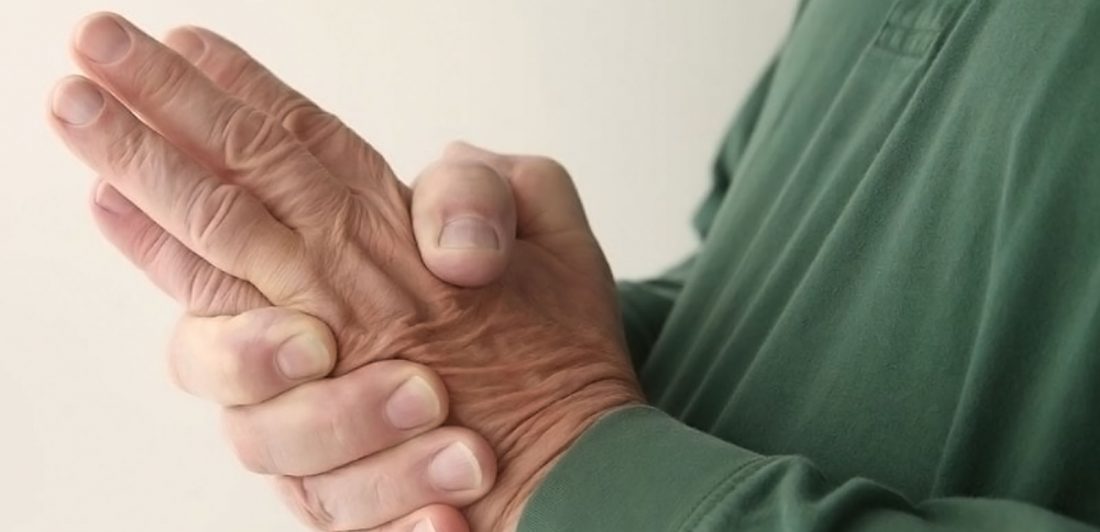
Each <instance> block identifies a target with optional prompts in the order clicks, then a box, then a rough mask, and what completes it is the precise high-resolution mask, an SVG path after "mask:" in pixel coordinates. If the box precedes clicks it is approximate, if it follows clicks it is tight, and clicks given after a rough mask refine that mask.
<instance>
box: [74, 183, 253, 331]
mask: <svg viewBox="0 0 1100 532" xmlns="http://www.w3.org/2000/svg"><path fill="white" fill-rule="evenodd" d="M91 203H92V215H93V216H94V217H95V220H96V223H97V224H98V225H99V229H100V231H101V232H102V233H103V235H104V236H106V237H107V240H110V241H111V243H112V244H114V245H115V247H116V248H118V249H119V251H121V252H122V254H123V255H126V258H128V259H130V261H131V262H133V263H134V264H135V265H136V266H137V267H138V268H141V270H142V271H144V272H145V274H146V275H148V276H149V278H150V279H151V280H152V281H153V284H155V285H157V286H158V287H159V288H160V289H161V290H163V291H164V292H166V293H167V294H168V295H169V296H172V297H173V298H175V299H176V300H177V301H179V302H180V303H182V304H183V305H184V306H186V307H187V309H188V311H189V312H190V313H192V314H196V315H200V316H215V315H223V314H237V313H240V312H243V311H245V310H248V309H252V308H256V307H262V306H268V305H270V303H268V301H267V298H265V297H264V296H263V294H261V293H260V292H259V290H256V288H255V287H254V286H252V285H251V284H250V283H248V282H245V281H243V280H241V279H238V278H236V277H233V276H232V275H229V274H228V273H225V272H223V271H222V270H219V269H217V268H215V267H214V266H213V265H211V264H210V263H209V262H207V261H206V260H204V259H203V258H202V257H199V256H198V255H196V254H195V253H194V252H192V251H191V250H190V249H188V248H187V247H186V246H184V245H183V244H182V243H181V242H180V241H178V240H176V239H175V237H173V236H172V235H170V234H168V232H166V231H165V230H164V229H163V228H161V227H160V226H159V225H157V224H156V222H154V221H153V220H152V219H151V218H149V217H148V216H147V215H146V214H145V213H144V212H142V211H141V209H139V208H138V207H137V206H136V205H134V204H133V203H131V202H130V200H128V199H126V197H124V196H123V195H122V194H120V193H119V192H118V191H117V190H115V189H114V187H112V186H111V185H109V184H107V182H106V181H103V180H102V179H99V180H97V181H96V184H95V186H94V187H93V194H92V202H91Z"/></svg>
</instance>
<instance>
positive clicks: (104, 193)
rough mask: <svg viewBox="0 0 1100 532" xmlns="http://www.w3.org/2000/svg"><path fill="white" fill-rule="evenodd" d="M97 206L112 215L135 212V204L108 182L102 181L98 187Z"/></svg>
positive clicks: (96, 190) (96, 191)
mask: <svg viewBox="0 0 1100 532" xmlns="http://www.w3.org/2000/svg"><path fill="white" fill-rule="evenodd" d="M95 204H96V205H99V206H100V207H101V208H103V210H105V211H107V212H109V213H111V214H128V213H130V212H132V211H133V210H134V204H133V203H130V200H128V199H126V198H125V197H124V196H123V195H122V194H119V192H118V190H116V189H115V187H112V186H111V185H108V184H107V182H106V181H100V182H99V185H98V186H96V189H95Z"/></svg>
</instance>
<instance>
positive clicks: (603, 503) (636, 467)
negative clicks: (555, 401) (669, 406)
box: [519, 406, 764, 532]
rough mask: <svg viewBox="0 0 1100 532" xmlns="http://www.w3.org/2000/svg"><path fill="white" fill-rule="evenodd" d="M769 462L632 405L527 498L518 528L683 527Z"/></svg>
mask: <svg viewBox="0 0 1100 532" xmlns="http://www.w3.org/2000/svg"><path fill="white" fill-rule="evenodd" d="M763 461H764V460H763V458H762V457H761V456H760V455H757V454H755V453H753V452H751V451H748V450H745V449H742V448H740V447H737V446H735V445H732V444H730V443H728V442H725V441H722V440H720V439H718V438H715V437H714V436H711V435H709V434H706V433H703V432H700V431H698V430H695V429H693V428H691V427H688V426H687V425H684V424H683V423H681V422H679V421H677V420H676V419H674V418H672V417H670V416H668V415H667V414H665V413H663V412H661V411H660V410H657V409H655V408H651V407H641V406H640V407H631V408H626V409H623V410H619V411H616V412H613V413H611V414H608V415H607V416H605V417H604V418H602V419H600V420H599V421H598V422H596V423H595V424H594V425H593V426H592V427H590V428H589V429H588V430H587V431H585V433H584V434H582V435H581V437H580V438H579V439H578V440H577V441H576V442H575V443H574V444H573V446H572V447H570V448H569V450H568V451H567V452H566V453H565V455H564V456H563V457H562V458H561V459H560V460H559V462H558V463H557V464H556V465H555V466H554V467H553V468H552V469H551V470H550V472H549V473H548V474H547V476H546V478H545V479H544V480H543V482H542V484H541V485H540V486H539V488H538V489H537V490H536V491H535V493H534V495H533V496H532V497H531V499H530V501H528V503H527V507H526V508H525V510H524V513H523V517H522V519H521V521H520V526H519V530H520V531H522V532H542V531H555V532H557V531H561V530H571V531H589V530H591V531H606V532H613V531H619V530H630V531H651V530H652V531H665V530H681V529H683V527H684V526H685V525H687V524H688V523H691V522H695V521H697V520H698V519H700V517H701V515H702V514H703V513H705V512H706V511H707V509H709V507H710V506H711V505H712V504H713V502H714V499H715V498H717V497H721V495H722V494H723V493H727V492H728V490H729V489H730V488H731V484H735V483H736V482H737V481H738V479H740V478H743V477H744V476H745V475H747V474H749V472H750V470H752V469H755V467H754V465H755V464H759V463H762V462H763Z"/></svg>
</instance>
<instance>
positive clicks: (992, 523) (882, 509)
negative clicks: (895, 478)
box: [519, 407, 1100, 532]
mask: <svg viewBox="0 0 1100 532" xmlns="http://www.w3.org/2000/svg"><path fill="white" fill-rule="evenodd" d="M519 530H520V531H522V532H543V531H547V532H549V531H561V530H572V531H602V532H614V531H620V530H621V531H627V530H629V531H635V532H646V531H654V532H656V531H682V532H687V531H698V532H704V531H729V530H737V531H743V532H764V531H774V530H784V531H788V532H810V531H813V532H857V531H858V532H864V531H868V532H869V531H884V530H889V531H892V532H931V531H942V532H951V531H960V532H961V531H973V532H985V531H989V532H994V531H996V532H1014V531H1019V532H1033V531H1036V530H1042V531H1045V532H1070V531H1073V532H1077V531H1080V532H1098V531H1100V529H1097V528H1094V527H1090V526H1088V525H1086V524H1084V523H1081V522H1079V521H1075V520H1072V519H1070V518H1067V517H1064V516H1061V515H1058V514H1056V513H1054V512H1051V511H1049V510H1046V509H1043V508H1040V507H1037V506H1033V505H1029V504H1026V503H1022V502H1017V501H1011V500H997V499H978V498H944V499H934V500H928V501H923V502H920V503H913V502H910V501H908V500H906V499H905V498H904V497H903V496H901V495H900V494H898V493H897V492H896V491H893V490H891V489H890V488H889V487H886V486H883V485H881V484H877V483H875V482H872V481H870V480H866V479H860V478H854V479H847V480H843V481H840V482H834V481H833V480H831V479H829V478H827V477H825V475H823V474H822V473H821V471H820V470H818V469H817V468H816V467H815V466H814V465H813V464H812V463H811V462H810V461H808V460H806V459H805V458H802V457H798V456H763V455H759V454H756V453H753V452H752V451H749V450H746V449H743V448H741V447H738V446H736V445H733V444H730V443H728V442H725V441H722V440H720V439H718V438H715V437H713V436H710V435H708V434H705V433H703V432H700V431H697V430H695V429H692V428H690V427H688V426H687V425H684V424H682V423H680V422H679V421H677V420H675V419H673V418H671V417H669V416H668V415H666V414H664V413H662V412H660V411H658V410H656V409H653V408H650V407H633V408H629V409H624V410H619V411H617V412H614V413H612V414H609V415H607V416H605V417H604V418H603V419H601V420H600V421H599V422H597V423H596V424H595V425H593V426H592V427H591V428H590V429H589V430H587V431H586V432H585V434H583V435H582V436H581V438H580V439H578V440H577V442H576V443H575V444H574V445H573V446H572V447H571V448H570V450H569V451H568V452H567V453H566V454H565V456H564V457H563V458H562V459H561V461H559V462H558V464H557V465H555V467H554V468H553V469H552V470H551V471H550V473H549V474H548V476H547V478H546V479H545V480H544V481H543V483H542V485H541V486H540V487H539V489H538V490H537V491H536V492H535V494H534V495H533V497H532V499H531V500H530V501H529V503H528V506H527V508H526V510H525V512H524V516H523V519H522V521H521V523H520V527H519Z"/></svg>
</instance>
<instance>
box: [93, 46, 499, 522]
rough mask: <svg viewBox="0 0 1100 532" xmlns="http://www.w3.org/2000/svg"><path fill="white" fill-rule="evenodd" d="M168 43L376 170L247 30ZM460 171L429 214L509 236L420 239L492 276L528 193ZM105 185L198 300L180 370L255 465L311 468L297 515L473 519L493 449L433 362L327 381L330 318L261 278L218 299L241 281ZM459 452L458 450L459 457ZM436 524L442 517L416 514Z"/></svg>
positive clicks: (444, 266)
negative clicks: (455, 412) (466, 177)
mask: <svg viewBox="0 0 1100 532" xmlns="http://www.w3.org/2000/svg"><path fill="white" fill-rule="evenodd" d="M166 42H167V44H168V45H169V46H170V47H171V48H173V49H174V50H176V51H177V52H179V53H180V54H181V55H184V56H185V57H187V58H188V59H189V60H190V61H191V62H192V63H193V64H194V65H195V66H196V67H197V68H198V69H199V70H200V71H202V72H203V73H204V74H205V75H206V76H207V77H208V78H210V79H211V80H212V81H213V82H214V83H216V84H217V85H218V86H219V87H221V88H222V89H223V90H225V91H227V92H229V93H231V94H233V95H234V96H236V97H238V98H240V99H241V100H243V101H244V102H245V103H247V104H249V105H252V106H253V107H255V108H257V109H260V110H262V111H264V112H266V113H268V114H270V115H272V116H274V117H276V118H277V119H278V120H279V121H280V122H281V123H283V124H285V125H286V127H287V128H288V130H289V131H290V132H291V133H293V134H294V135H295V136H297V137H298V138H299V139H300V140H301V142H302V143H303V144H305V145H307V146H309V147H310V149H311V151H312V152H313V153H314V154H315V155H316V156H317V158H318V160H320V161H321V162H322V163H323V164H325V165H326V166H327V167H329V168H330V170H331V171H332V173H333V174H334V175H345V176H349V179H350V178H354V176H359V175H361V174H362V173H361V172H359V171H357V170H355V167H356V165H359V164H364V162H365V163H366V164H374V163H371V157H373V156H374V154H375V153H376V152H374V151H373V150H372V149H370V147H369V146H367V145H366V144H365V143H364V142H363V141H362V140H361V139H360V138H359V137H358V136H357V135H355V133H354V132H352V131H351V130H349V129H347V128H346V127H344V126H343V125H342V124H340V122H339V121H338V120H337V119H336V118H335V117H332V116H331V115H328V114H326V113H324V112H323V111H321V110H320V109H319V108H318V107H316V106H315V105H314V104H313V103H311V102H309V101H308V100H306V99H305V98H304V97H302V96H301V95H300V94H298V93H297V92H295V91H294V90H292V89H291V88H289V87H287V86H286V85H285V84H283V83H282V82H281V81H279V80H278V79H277V78H276V77H275V76H274V75H272V74H271V73H270V72H269V71H268V70H267V69H265V68H264V67H263V66H262V65H260V64H259V63H258V62H256V61H255V60H254V59H252V58H251V57H249V56H248V54H246V53H245V52H244V51H243V50H241V49H240V48H239V47H237V46H236V45H235V44H233V43H231V42H229V41H228V40H226V39H224V38H222V37H220V36H218V35H216V34H214V33H212V32H209V31H207V30H203V29H198V28H180V29H177V30H175V31H173V32H172V33H171V34H170V35H169V36H168V38H167V39H166ZM456 185H457V186H456ZM461 185H462V183H454V182H446V181H438V180H436V181H430V182H426V183H424V184H423V185H418V186H416V187H415V188H414V190H413V195H415V196H416V197H425V198H449V199H448V200H447V201H446V202H444V201H437V200H431V199H428V200H424V201H422V202H421V203H424V202H429V205H427V207H426V208H425V209H424V210H423V211H421V212H418V213H417V215H416V216H417V217H418V218H420V217H425V218H436V217H442V216H443V215H444V214H445V215H447V216H451V217H455V218H458V217H462V216H477V217H479V218H481V219H483V220H485V221H486V222H488V223H489V225H491V226H494V227H496V228H497V229H498V231H497V232H498V234H499V235H501V239H500V241H499V242H498V243H497V245H496V246H495V248H494V247H484V246H478V244H481V243H483V240H479V239H478V238H477V235H469V234H467V235H465V236H466V237H467V238H465V239H464V240H461V239H460V240H459V241H457V242H452V245H451V246H448V247H425V248H422V250H421V254H422V259H423V260H424V263H425V265H426V266H427V267H428V269H429V270H431V271H432V272H433V273H434V274H435V275H436V276H438V277H439V278H440V279H441V280H443V281H446V282H449V283H451V284H455V285H460V286H470V287H473V286H482V285H485V284H488V283H491V282H492V281H494V280H495V279H496V278H497V277H498V276H499V275H500V274H501V273H502V271H503V269H504V267H505V266H506V264H507V260H508V253H509V250H510V249H511V246H512V241H513V239H514V226H515V206H514V204H513V202H512V198H511V197H510V196H503V195H499V194H498V195H488V196H487V195H485V194H480V195H479V194H476V190H474V191H471V190H470V189H469V188H468V187H462V186H461ZM96 194H97V198H96V202H97V204H96V205H93V214H94V215H95V218H96V220H97V222H98V223H99V224H100V227H101V229H102V230H103V232H104V234H105V235H106V236H107V237H108V238H109V239H110V240H112V241H113V242H114V243H115V244H116V245H117V246H119V247H120V248H121V249H122V250H123V251H124V252H125V253H126V254H127V255H128V256H130V258H131V259H132V260H134V261H135V262H137V263H139V265H140V266H142V267H143V269H145V270H146V271H147V272H148V273H149V275H150V276H151V277H152V279H153V281H154V282H155V283H157V284H158V285H160V286H161V287H162V288H165V289H166V290H167V291H168V292H170V293H173V294H176V295H177V297H178V298H180V299H186V300H189V301H188V304H189V307H190V308H191V309H192V312H191V313H188V314H186V315H185V316H183V318H182V319H181V320H180V322H179V324H178V326H177V330H176V334H175V337H174V339H173V341H172V344H171V348H170V359H169V365H170V368H171V373H172V376H173V380H174V381H175V383H176V384H177V385H178V386H179V387H181V388H182V389H183V390H184V391H186V392H188V393H191V394H193V395H196V396H198V397H200V398H204V399H207V400H210V401H212V402H214V403H216V404H219V405H221V406H224V407H225V409H224V416H223V418H224V423H223V426H224V427H225V430H226V433H227V435H228V437H229V439H230V441H231V443H232V445H233V447H234V449H235V451H236V454H237V455H238V457H239V458H240V460H241V461H242V463H243V464H244V465H245V467H247V468H248V469H249V470H251V471H254V472H258V473H265V474H271V475H277V476H279V477H286V478H294V479H295V481H296V482H300V486H301V491H300V492H295V491H294V490H283V491H284V494H285V495H287V497H286V500H287V503H288V505H289V506H291V507H292V509H293V510H294V511H295V512H296V513H297V514H299V515H300V516H301V517H302V518H303V519H304V520H305V521H307V522H308V523H310V524H311V525H312V526H314V527H317V528H321V529H335V528H337V527H338V528H341V529H343V528H347V527H348V525H351V526H353V527H354V528H363V529H367V528H372V527H377V528H374V529H375V530H380V531H381V530H385V531H390V530H392V531H399V530H401V531H403V530H415V531H416V532H421V531H422V530H423V531H427V530H433V529H434V530H435V531H436V532H463V531H465V530H467V529H468V527H467V524H466V522H465V518H464V517H463V515H462V514H461V513H460V512H459V511H458V510H457V509H456V508H461V507H463V506H465V505H467V504H469V503H471V502H473V501H475V500H477V499H479V498H480V497H481V496H482V495H484V494H485V493H486V492H488V491H489V489H490V488H491V487H492V485H493V483H494V480H495V475H496V462H495V456H494V455H493V451H492V449H491V448H490V447H489V445H488V444H487V443H486V442H485V440H484V439H483V438H482V437H481V436H480V435H478V434H476V433H475V432H473V431H471V430H469V429H466V428H459V427H441V424H442V423H443V422H444V421H445V420H446V418H447V414H448V406H449V404H448V403H449V402H448V396H447V392H446V389H445V388H444V386H443V383H442V381H441V380H440V379H439V377H438V376H436V374H435V373H434V372H433V371H431V370H429V369H428V368H426V367H424V366H422V365H419V364H415V363H412V362H408V361H404V360H388V361H382V362H377V363H373V364H369V365H367V366H364V367H362V368H360V369H358V370H356V371H354V372H351V373H348V374H345V375H341V376H338V377H334V378H327V379H324V378H323V377H325V376H327V375H328V374H329V373H330V372H331V370H332V368H333V367H334V365H335V363H336V359H337V353H336V342H335V340H334V338H333V335H332V332H331V331H330V330H329V328H328V326H326V325H325V324H324V323H323V322H321V321H320V320H318V319H317V318H314V317H312V316H310V315H308V314H304V313H300V312H295V311H292V310H289V309H285V308H281V307H269V306H266V305H267V304H268V303H267V302H266V301H263V300H261V299H259V298H257V297H251V296H252V293H251V292H250V291H237V292H228V293H234V294H241V293H243V294H244V295H243V296H238V297H235V298H231V299H213V298H207V297H204V294H207V293H220V294H224V293H227V292H225V291H221V290H204V286H202V285H201V284H200V285H198V286H196V285H195V284H193V283H191V282H189V281H190V280H191V279H194V278H196V277H198V278H200V279H206V281H205V282H204V283H202V284H205V285H206V286H205V288H218V287H219V286H223V285H224V284H225V283H227V282H229V281H228V279H223V278H222V275H221V274H220V272H216V271H206V270H203V268H204V267H205V265H204V263H202V262H200V261H197V260H194V259H195V256H194V255H193V254H191V253H189V252H187V250H186V249H183V248H182V247H179V246H178V243H177V242H176V241H174V240H172V239H168V238H163V236H164V233H163V232H162V231H161V230H160V228H159V227H158V226H156V225H155V224H154V223H153V222H152V221H151V220H150V219H149V218H147V217H146V216H145V215H144V214H143V213H142V212H141V211H140V210H138V209H137V208H136V207H133V206H132V205H131V204H130V203H129V201H128V200H126V199H125V198H123V197H122V196H121V195H119V194H118V193H117V191H114V190H113V189H111V188H110V187H97V192H96ZM105 194H106V195H108V197H106V198H104V197H103V195H105ZM104 201H108V202H113V203H114V205H115V206H116V207H118V208H116V209H114V210H115V211H116V212H114V213H107V212H104V210H103V207H102V206H101V205H99V204H102V203H103V202H104ZM443 211H446V212H445V213H444V212H443ZM462 236H464V235H459V237H460V238H461V237H462ZM196 269H198V270H200V271H199V272H197V273H198V275H197V276H196V271H195V270H196ZM257 306H259V307H260V308H253V307H257ZM217 314H224V315H217ZM453 444H461V445H462V446H463V447H464V448H465V449H466V450H463V447H452V445H453ZM444 450H449V452H448V453H443V452H442V451H444ZM467 450H468V452H470V453H472V455H473V457H474V458H475V459H476V460H475V464H473V466H472V467H471V466H470V465H469V464H466V465H464V464H463V463H462V462H461V459H465V458H469V456H466V455H465V454H464V453H466V452H467ZM437 458H438V459H439V460H438V461H437V460H436V459H437ZM448 458H452V459H459V460H460V461H459V463H457V464H455V463H451V464H448V463H447V462H446V459H448ZM279 485H280V486H281V487H284V488H285V487H286V485H287V483H285V482H283V483H279ZM346 497H356V498H357V499H356V500H355V503H354V504H346V503H344V501H342V500H340V499H341V498H346ZM334 514H335V515H334ZM423 522H429V523H431V528H420V527H418V524H419V523H423Z"/></svg>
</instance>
